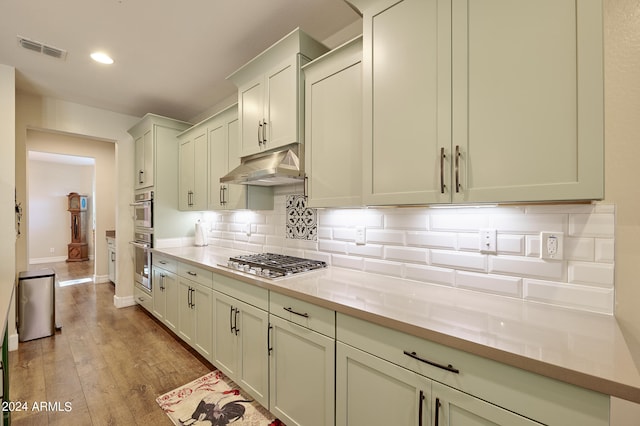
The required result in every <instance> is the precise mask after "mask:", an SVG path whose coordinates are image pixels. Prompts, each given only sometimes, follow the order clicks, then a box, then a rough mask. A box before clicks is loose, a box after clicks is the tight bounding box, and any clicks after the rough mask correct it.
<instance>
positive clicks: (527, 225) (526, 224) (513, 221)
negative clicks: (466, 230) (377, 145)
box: [490, 214, 567, 234]
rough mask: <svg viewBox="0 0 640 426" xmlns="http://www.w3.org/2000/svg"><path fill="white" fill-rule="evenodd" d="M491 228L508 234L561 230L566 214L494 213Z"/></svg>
mask: <svg viewBox="0 0 640 426" xmlns="http://www.w3.org/2000/svg"><path fill="white" fill-rule="evenodd" d="M492 219H493V220H492V225H491V226H490V227H491V228H496V229H499V230H500V232H504V233H510V234H535V233H538V234H539V233H540V232H542V231H550V232H563V231H564V229H565V227H566V222H567V215H563V214H526V215H523V214H518V215H509V214H503V215H495V216H493V217H492Z"/></svg>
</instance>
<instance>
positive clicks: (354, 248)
mask: <svg viewBox="0 0 640 426" xmlns="http://www.w3.org/2000/svg"><path fill="white" fill-rule="evenodd" d="M347 253H348V254H350V255H355V256H368V257H377V258H378V259H382V256H383V253H384V246H381V245H378V244H366V245H357V244H352V243H348V244H347Z"/></svg>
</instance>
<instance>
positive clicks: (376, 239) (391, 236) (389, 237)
mask: <svg viewBox="0 0 640 426" xmlns="http://www.w3.org/2000/svg"><path fill="white" fill-rule="evenodd" d="M404 240H405V233H404V232H402V231H391V230H386V229H367V244H368V243H370V242H371V243H378V244H396V245H404Z"/></svg>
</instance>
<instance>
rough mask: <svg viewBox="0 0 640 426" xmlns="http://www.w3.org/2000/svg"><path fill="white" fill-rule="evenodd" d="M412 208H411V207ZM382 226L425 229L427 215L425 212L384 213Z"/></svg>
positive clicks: (387, 227)
mask: <svg viewBox="0 0 640 426" xmlns="http://www.w3.org/2000/svg"><path fill="white" fill-rule="evenodd" d="M412 210H413V209H412ZM384 227H385V228H386V229H424V230H426V229H427V215H426V214H425V213H422V214H419V213H388V212H387V213H385V215H384Z"/></svg>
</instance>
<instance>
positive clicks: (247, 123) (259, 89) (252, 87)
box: [238, 75, 266, 157]
mask: <svg viewBox="0 0 640 426" xmlns="http://www.w3.org/2000/svg"><path fill="white" fill-rule="evenodd" d="M238 115H239V119H240V147H241V153H242V156H243V157H244V156H247V155H251V154H255V153H257V152H260V151H261V150H262V138H263V134H262V131H263V127H262V122H263V121H264V120H265V118H266V117H265V116H264V76H263V75H260V76H259V77H258V78H256V79H254V80H252V81H250V82H249V83H247V84H245V85H243V86H240V87H238Z"/></svg>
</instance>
